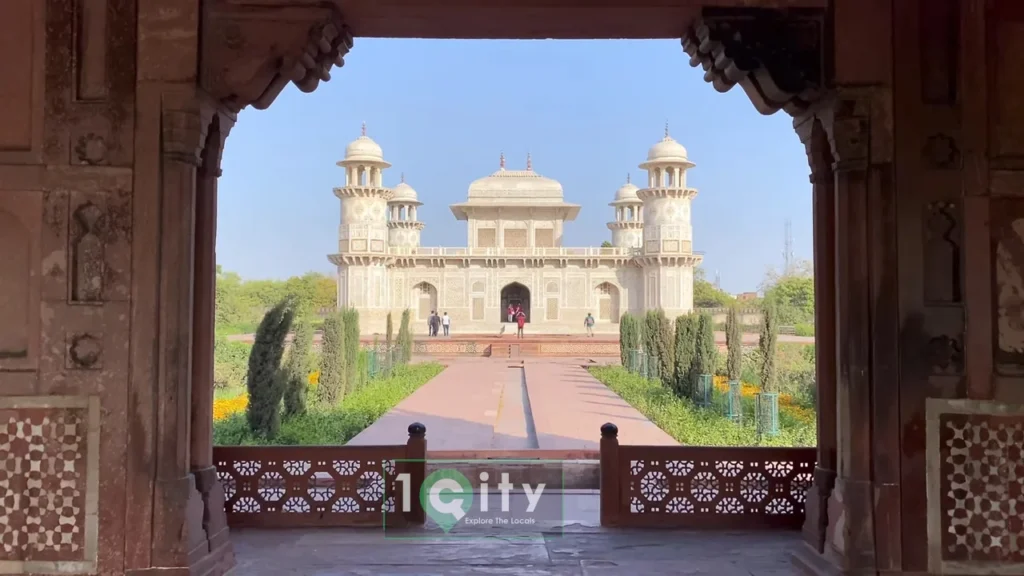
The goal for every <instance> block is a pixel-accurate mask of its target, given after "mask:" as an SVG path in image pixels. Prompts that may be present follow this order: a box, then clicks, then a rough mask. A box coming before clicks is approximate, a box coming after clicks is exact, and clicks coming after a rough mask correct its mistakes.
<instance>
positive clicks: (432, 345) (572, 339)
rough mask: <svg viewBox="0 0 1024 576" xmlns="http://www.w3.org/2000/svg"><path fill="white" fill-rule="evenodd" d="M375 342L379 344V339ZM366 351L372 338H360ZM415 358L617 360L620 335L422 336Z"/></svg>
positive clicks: (371, 345)
mask: <svg viewBox="0 0 1024 576" xmlns="http://www.w3.org/2000/svg"><path fill="white" fill-rule="evenodd" d="M376 342H377V343H378V345H379V344H380V339H377V340H376ZM360 343H361V344H362V346H363V347H364V348H370V347H373V344H374V339H373V338H366V337H363V338H360ZM413 355H414V356H429V357H433V358H446V357H482V358H508V359H516V358H523V357H542V358H618V356H619V338H618V336H607V335H596V336H593V337H590V336H586V335H570V334H564V335H556V334H540V335H537V336H527V337H525V338H516V337H515V335H514V334H511V335H510V334H505V335H502V336H494V335H479V334H477V335H458V336H435V337H429V336H421V337H416V338H415V339H414V340H413Z"/></svg>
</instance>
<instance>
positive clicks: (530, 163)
mask: <svg viewBox="0 0 1024 576" xmlns="http://www.w3.org/2000/svg"><path fill="white" fill-rule="evenodd" d="M526 169H527V170H533V158H531V157H530V153H529V152H527V153H526Z"/></svg>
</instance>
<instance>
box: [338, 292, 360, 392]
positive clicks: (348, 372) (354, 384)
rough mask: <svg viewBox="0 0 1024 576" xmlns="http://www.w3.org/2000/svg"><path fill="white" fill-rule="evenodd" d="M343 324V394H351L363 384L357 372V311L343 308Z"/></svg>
mask: <svg viewBox="0 0 1024 576" xmlns="http://www.w3.org/2000/svg"><path fill="white" fill-rule="evenodd" d="M341 316H342V319H343V321H344V323H345V392H344V394H343V395H342V396H344V395H345V394H351V393H352V392H355V391H356V390H357V389H359V388H360V387H361V386H362V384H363V374H360V371H359V367H360V364H359V356H360V354H359V311H358V310H356V309H355V308H345V310H343V311H342V313H341Z"/></svg>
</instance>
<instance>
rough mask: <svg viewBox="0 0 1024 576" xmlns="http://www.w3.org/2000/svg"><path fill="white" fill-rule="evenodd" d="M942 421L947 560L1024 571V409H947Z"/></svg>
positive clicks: (943, 522) (944, 551)
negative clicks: (1018, 411) (970, 411)
mask: <svg viewBox="0 0 1024 576" xmlns="http://www.w3.org/2000/svg"><path fill="white" fill-rule="evenodd" d="M938 425H939V447H938V448H939V455H940V459H941V460H940V464H939V466H940V468H939V478H938V480H939V483H940V488H939V495H940V497H941V528H942V540H941V542H942V544H941V545H942V559H943V561H945V562H957V563H967V564H972V565H975V566H977V567H979V568H980V567H982V566H984V565H985V564H987V563H991V564H999V565H1000V566H1001V567H1008V566H1006V565H1007V564H1017V565H1019V567H1020V568H1021V570H1020V572H1018V573H1021V572H1024V415H1014V416H996V415H985V414H955V413H954V414H942V415H940V416H939V417H938ZM1004 573H1009V572H1004Z"/></svg>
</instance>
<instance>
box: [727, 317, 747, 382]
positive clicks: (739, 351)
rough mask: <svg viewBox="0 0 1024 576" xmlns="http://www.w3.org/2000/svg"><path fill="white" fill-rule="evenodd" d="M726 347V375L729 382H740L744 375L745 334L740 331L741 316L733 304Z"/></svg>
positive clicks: (728, 319)
mask: <svg viewBox="0 0 1024 576" xmlns="http://www.w3.org/2000/svg"><path fill="white" fill-rule="evenodd" d="M725 325H726V328H725V345H726V348H727V350H728V352H729V354H728V361H727V362H726V375H727V376H728V377H729V380H739V379H740V378H741V377H742V375H743V332H742V331H740V315H739V311H738V310H737V309H736V305H735V304H733V305H732V306H730V307H729V315H728V317H727V319H726V322H725Z"/></svg>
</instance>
